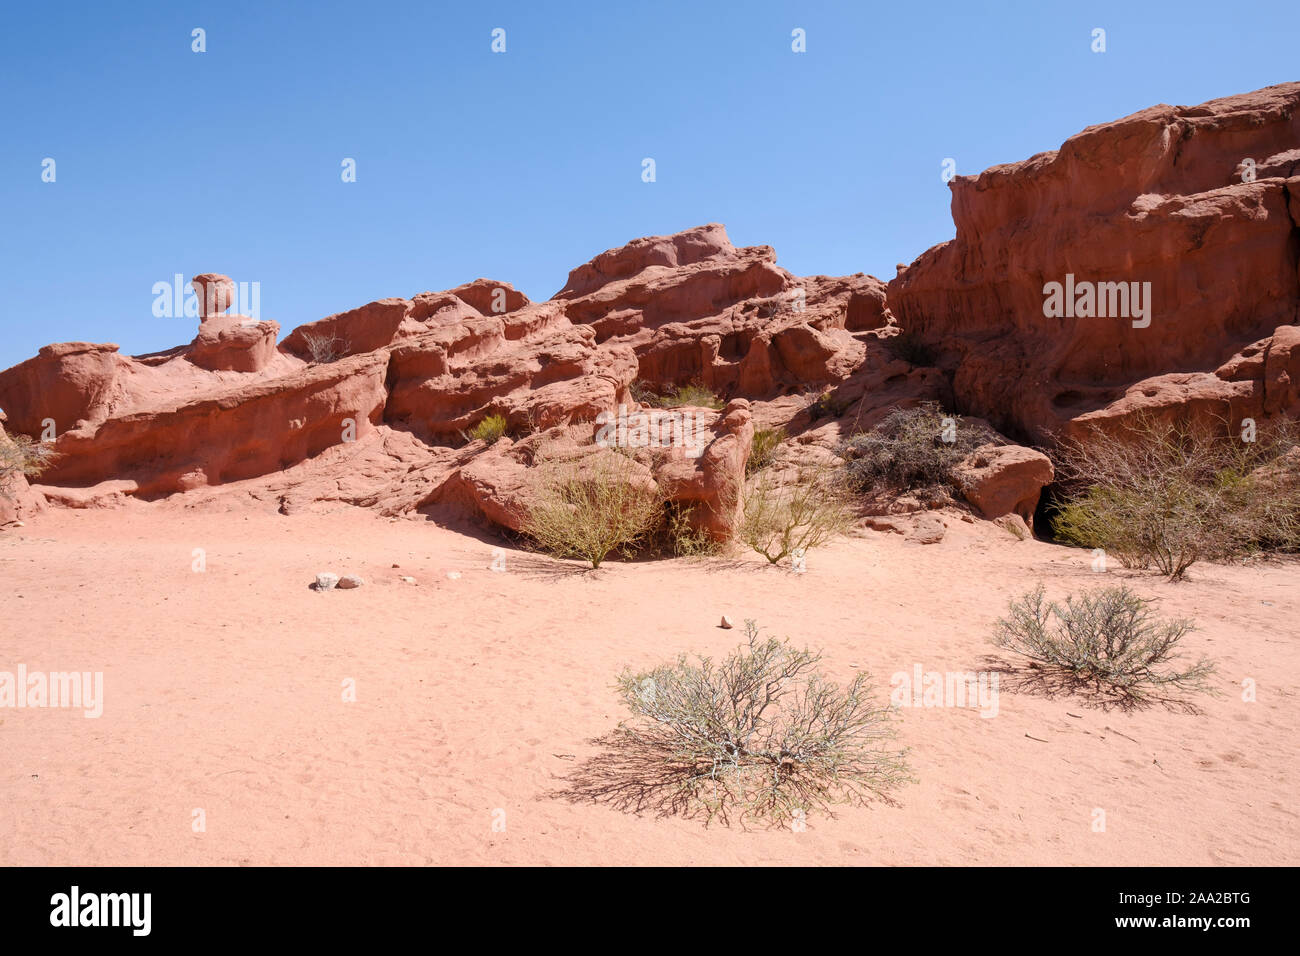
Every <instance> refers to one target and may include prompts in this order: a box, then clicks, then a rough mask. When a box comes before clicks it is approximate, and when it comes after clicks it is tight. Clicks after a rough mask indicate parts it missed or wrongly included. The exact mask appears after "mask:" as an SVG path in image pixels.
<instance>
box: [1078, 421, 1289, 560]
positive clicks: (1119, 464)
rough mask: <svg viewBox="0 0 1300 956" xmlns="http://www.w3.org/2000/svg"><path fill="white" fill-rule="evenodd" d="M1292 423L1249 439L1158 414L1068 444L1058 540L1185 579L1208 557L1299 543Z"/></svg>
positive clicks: (1261, 431)
mask: <svg viewBox="0 0 1300 956" xmlns="http://www.w3.org/2000/svg"><path fill="white" fill-rule="evenodd" d="M1295 449H1296V441H1295V438H1294V436H1293V430H1292V428H1291V426H1289V425H1286V424H1278V425H1273V426H1270V427H1268V428H1261V429H1259V430H1258V432H1257V434H1256V435H1255V440H1254V441H1249V442H1248V441H1242V440H1241V438H1240V435H1239V434H1238V433H1236V432H1234V431H1231V430H1229V429H1228V427H1227V426H1226V423H1225V424H1223V425H1222V426H1219V425H1214V424H1208V423H1204V422H1188V421H1174V420H1169V419H1161V418H1156V417H1153V416H1149V415H1139V416H1134V417H1133V418H1132V419H1128V420H1125V421H1122V422H1119V423H1115V424H1114V425H1113V426H1112V429H1111V430H1102V429H1100V428H1094V429H1093V430H1092V431H1091V432H1090V433H1089V434H1087V435H1086V436H1085V437H1084V438H1082V439H1077V440H1069V441H1065V442H1062V444H1061V446H1060V448H1059V450H1058V472H1057V473H1058V476H1059V477H1060V478H1061V479H1062V487H1063V489H1064V500H1063V503H1062V504H1060V505H1059V506H1058V508H1057V512H1056V514H1055V515H1054V522H1053V527H1054V530H1055V533H1056V536H1057V537H1058V538H1061V539H1062V540H1065V541H1068V542H1071V543H1073V544H1079V545H1083V546H1084V547H1088V548H1102V549H1104V550H1105V551H1106V552H1107V553H1108V554H1113V555H1114V556H1115V557H1116V558H1118V559H1119V561H1120V562H1121V563H1122V564H1123V565H1124V566H1125V567H1129V568H1147V567H1151V566H1153V565H1154V566H1155V567H1156V568H1158V569H1159V570H1160V571H1161V572H1162V573H1164V574H1165V575H1167V576H1168V577H1169V578H1170V579H1171V580H1175V581H1176V580H1179V579H1181V578H1182V577H1183V576H1184V575H1185V573H1186V571H1187V569H1188V568H1190V567H1191V566H1192V565H1193V564H1194V563H1196V562H1197V561H1199V560H1202V559H1204V560H1226V559H1230V558H1234V557H1238V556H1241V555H1244V554H1248V553H1251V552H1255V551H1262V550H1294V549H1296V548H1297V547H1300V451H1296V450H1295Z"/></svg>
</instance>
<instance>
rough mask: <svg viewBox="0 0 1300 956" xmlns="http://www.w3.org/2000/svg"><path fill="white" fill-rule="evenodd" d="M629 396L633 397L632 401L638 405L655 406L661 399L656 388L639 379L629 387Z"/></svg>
mask: <svg viewBox="0 0 1300 956" xmlns="http://www.w3.org/2000/svg"><path fill="white" fill-rule="evenodd" d="M627 391H628V394H629V395H631V396H632V401H634V402H636V403H637V404H638V405H653V404H654V403H655V402H656V401H657V400H658V398H659V395H658V393H656V392H655V390H654V386H653V385H651V384H650V383H649V382H647V381H646V380H645V379H641V378H638V379H637V380H636V381H635V382H633V383H632V384H631V385H629V386H628V387H627Z"/></svg>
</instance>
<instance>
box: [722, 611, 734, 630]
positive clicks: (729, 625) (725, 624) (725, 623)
mask: <svg viewBox="0 0 1300 956" xmlns="http://www.w3.org/2000/svg"><path fill="white" fill-rule="evenodd" d="M718 627H722V628H726V629H727V630H730V629H731V628H732V627H734V625H733V624H732V623H731V618H729V617H727V615H725V614H724V615H722V623H721V624H719V625H718Z"/></svg>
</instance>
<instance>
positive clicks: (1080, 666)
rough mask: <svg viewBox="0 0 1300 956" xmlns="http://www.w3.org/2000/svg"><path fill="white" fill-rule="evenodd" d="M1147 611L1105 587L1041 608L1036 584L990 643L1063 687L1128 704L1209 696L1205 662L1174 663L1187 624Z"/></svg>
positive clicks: (1120, 590)
mask: <svg viewBox="0 0 1300 956" xmlns="http://www.w3.org/2000/svg"><path fill="white" fill-rule="evenodd" d="M1148 603H1149V602H1147V601H1144V600H1142V598H1140V597H1138V596H1137V595H1136V594H1134V593H1133V592H1132V591H1130V590H1129V589H1128V588H1126V587H1108V588H1101V589H1099V590H1097V591H1093V592H1091V593H1088V594H1084V595H1082V596H1081V597H1079V598H1078V599H1075V598H1074V597H1073V596H1072V595H1071V596H1068V597H1067V598H1066V599H1065V604H1064V606H1062V605H1060V604H1057V603H1055V602H1050V603H1049V602H1046V601H1045V599H1044V589H1043V585H1041V584H1039V585H1038V587H1037V588H1035V589H1034V590H1033V591H1030V592H1029V593H1027V594H1025V595H1024V597H1022V598H1021V599H1020V600H1018V601H1012V602H1011V606H1010V613H1009V616H1008V617H1006V618H1003V619H1001V620H999V621H998V622H997V626H996V632H995V634H994V643H996V644H997V645H998V646H999V647H1005V648H1007V649H1008V650H1011V651H1014V652H1015V653H1017V654H1020V655H1022V656H1024V657H1026V658H1028V659H1029V660H1030V661H1032V662H1033V663H1034V664H1035V665H1036V666H1037V667H1038V668H1040V669H1042V670H1046V671H1050V672H1054V673H1055V674H1057V675H1059V676H1061V677H1064V678H1065V679H1066V680H1067V681H1069V682H1070V683H1071V684H1076V685H1079V686H1081V687H1083V686H1090V687H1092V688H1093V689H1095V690H1099V691H1103V692H1106V693H1110V694H1114V695H1117V696H1120V697H1123V698H1126V699H1128V700H1131V701H1139V702H1140V701H1145V700H1148V699H1150V698H1151V697H1152V696H1154V695H1155V694H1156V693H1157V692H1161V693H1162V694H1163V693H1167V692H1169V691H1171V690H1178V691H1199V692H1207V691H1209V690H1210V687H1209V684H1208V679H1209V677H1210V675H1211V674H1213V673H1214V665H1213V664H1212V663H1211V662H1210V661H1208V660H1206V659H1205V658H1202V659H1201V660H1199V661H1198V662H1196V663H1195V664H1191V665H1186V666H1184V665H1181V664H1179V663H1178V660H1179V655H1178V653H1177V648H1178V642H1179V641H1180V640H1182V638H1183V637H1184V636H1185V635H1187V634H1188V633H1190V632H1191V631H1192V630H1194V629H1195V628H1194V626H1193V624H1192V622H1191V621H1187V620H1172V621H1162V620H1159V619H1155V618H1153V617H1152V615H1151V613H1150V611H1149V610H1148Z"/></svg>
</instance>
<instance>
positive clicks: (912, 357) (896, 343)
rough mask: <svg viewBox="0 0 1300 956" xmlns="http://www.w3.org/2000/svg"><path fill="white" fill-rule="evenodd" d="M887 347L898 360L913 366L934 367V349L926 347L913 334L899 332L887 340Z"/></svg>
mask: <svg viewBox="0 0 1300 956" xmlns="http://www.w3.org/2000/svg"><path fill="white" fill-rule="evenodd" d="M885 346H886V347H887V348H888V349H889V351H890V352H892V353H893V354H894V355H895V356H896V357H897V358H901V359H902V360H903V361H904V362H908V363H909V364H911V365H919V366H922V367H928V366H931V365H934V362H935V354H934V349H932V348H931V347H930V346H929V345H926V344H925V343H924V342H922V341H921V339H920V338H919V337H918V336H917V335H916V334H915V333H913V332H899V333H898V334H897V335H893V336H890V337H889V338H888V339H886V340H885Z"/></svg>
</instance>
